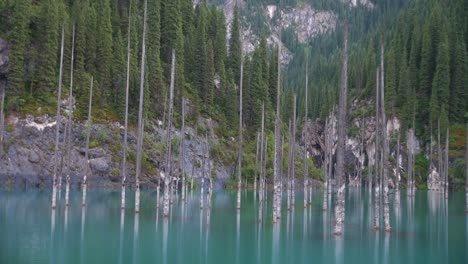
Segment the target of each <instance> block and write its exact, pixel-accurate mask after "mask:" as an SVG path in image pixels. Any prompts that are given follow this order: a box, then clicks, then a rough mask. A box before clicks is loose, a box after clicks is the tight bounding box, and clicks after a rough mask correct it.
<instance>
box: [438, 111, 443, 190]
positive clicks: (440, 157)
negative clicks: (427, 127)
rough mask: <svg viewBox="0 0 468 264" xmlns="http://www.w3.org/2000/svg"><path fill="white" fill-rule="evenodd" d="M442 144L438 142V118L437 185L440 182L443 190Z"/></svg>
mask: <svg viewBox="0 0 468 264" xmlns="http://www.w3.org/2000/svg"><path fill="white" fill-rule="evenodd" d="M442 162H443V161H442V145H441V143H440V119H439V120H437V163H438V164H437V170H438V171H439V185H440V183H442V191H443V190H444V188H445V186H444V180H445V176H444V171H443V169H442Z"/></svg>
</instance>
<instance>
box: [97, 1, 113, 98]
mask: <svg viewBox="0 0 468 264" xmlns="http://www.w3.org/2000/svg"><path fill="white" fill-rule="evenodd" d="M97 3H98V4H97V5H98V6H97V25H98V27H97V39H96V44H97V49H96V67H97V68H96V70H97V72H98V76H99V92H100V98H99V99H100V100H99V103H100V105H101V107H102V106H104V104H105V103H106V99H108V98H109V96H110V95H111V91H110V87H111V84H112V72H111V66H112V24H111V10H110V3H109V0H101V1H97Z"/></svg>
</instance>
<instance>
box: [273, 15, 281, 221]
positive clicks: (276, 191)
mask: <svg viewBox="0 0 468 264" xmlns="http://www.w3.org/2000/svg"><path fill="white" fill-rule="evenodd" d="M280 21H281V15H280ZM280 28H281V26H280ZM279 35H280V38H279V40H280V41H281V30H280V34H279ZM280 41H278V65H277V66H278V76H277V82H276V116H275V150H274V151H275V153H274V161H273V223H276V222H277V221H278V219H279V218H280V217H281V216H280V212H281V209H279V206H280V192H281V190H280V189H281V187H280V186H279V185H280V182H279V181H280V173H281V172H280V170H279V168H280V163H281V159H280V157H279V156H280V147H281V143H280V140H281V139H280V137H281V135H280V133H281V132H280V98H281V97H280V95H281V89H280V86H281V83H280V82H281V76H280V74H281V64H280V61H281V59H280V58H281V42H280Z"/></svg>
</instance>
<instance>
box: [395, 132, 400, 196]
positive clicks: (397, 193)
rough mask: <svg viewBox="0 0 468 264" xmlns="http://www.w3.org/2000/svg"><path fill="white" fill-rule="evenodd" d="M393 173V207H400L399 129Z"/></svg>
mask: <svg viewBox="0 0 468 264" xmlns="http://www.w3.org/2000/svg"><path fill="white" fill-rule="evenodd" d="M395 172H396V173H395V205H400V129H398V131H397V145H396V171H395Z"/></svg>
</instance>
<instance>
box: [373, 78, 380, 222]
mask: <svg viewBox="0 0 468 264" xmlns="http://www.w3.org/2000/svg"><path fill="white" fill-rule="evenodd" d="M376 79H377V81H376V93H375V95H376V96H375V115H376V118H375V187H374V190H375V191H374V229H379V228H380V175H379V174H380V164H379V163H380V162H379V161H380V155H379V154H380V147H379V145H380V116H379V109H380V100H379V98H380V71H379V69H377V78H376Z"/></svg>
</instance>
